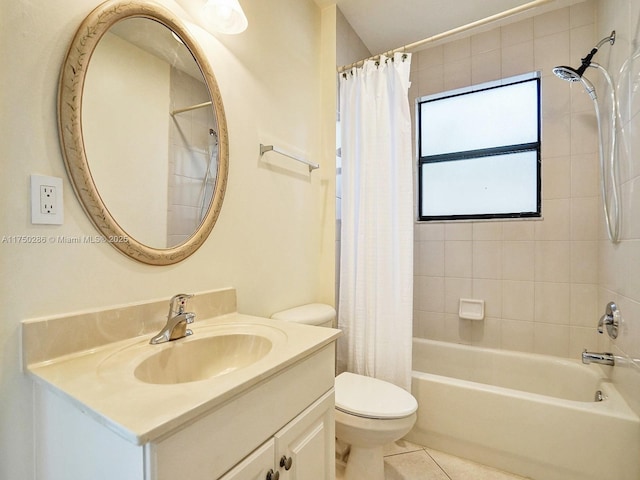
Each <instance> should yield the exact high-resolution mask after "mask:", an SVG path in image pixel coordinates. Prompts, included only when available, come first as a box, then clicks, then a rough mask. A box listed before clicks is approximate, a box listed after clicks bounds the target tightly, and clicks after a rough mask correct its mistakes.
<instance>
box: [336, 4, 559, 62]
mask: <svg viewBox="0 0 640 480" xmlns="http://www.w3.org/2000/svg"><path fill="white" fill-rule="evenodd" d="M555 1H556V0H534V1H532V2H529V3H525V4H524V5H520V6H519V7H514V8H511V9H509V10H505V11H504V12H500V13H496V14H495V15H491V16H489V17H485V18H482V19H480V20H476V21H475V22H471V23H467V24H466V25H462V26H460V27H456V28H452V29H451V30H447V31H446V32H443V33H438V34H437V35H433V36H431V37H428V38H425V39H423V40H419V41H417V42H414V43H409V44H407V45H404V46H402V47H398V48H394V49H393V50H389V51H387V52H383V53H379V54H378V55H372V56H371V57H367V58H365V59H363V60H359V61H357V62H354V63H350V64H349V65H343V66H341V67H338V73H342V72H345V71H347V70H349V69H351V68H353V67H358V66H362V65H364V62H366V61H367V60H378V59H380V57H381V56H382V55H385V56H387V57H390V56H392V55H393V54H395V53H401V52H402V53H404V52H406V51H407V50H414V49H416V48H418V47H422V46H424V45H427V44H429V43H433V42H435V41H438V40H442V39H443V38H447V37H451V36H453V35H455V34H457V33H463V32H466V31H467V30H471V29H473V28H476V27H481V26H483V25H487V24H489V23H491V22H495V21H498V20H502V19H503V18H507V17H510V16H512V15H516V14H518V13H522V12H526V11H527V10H531V9H532V8H536V7H539V6H541V5H544V4H546V3H551V2H555Z"/></svg>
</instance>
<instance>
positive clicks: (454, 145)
mask: <svg viewBox="0 0 640 480" xmlns="http://www.w3.org/2000/svg"><path fill="white" fill-rule="evenodd" d="M420 116H421V118H420V125H421V132H420V133H421V156H428V155H438V154H443V153H451V152H464V151H469V150H477V149H483V148H493V147H496V146H500V145H518V144H525V143H532V142H537V141H538V83H537V82H536V81H528V82H524V83H516V84H512V85H507V86H501V87H497V88H491V89H488V90H480V91H475V92H471V93H465V94H462V95H457V96H451V97H446V98H441V99H438V100H433V101H426V102H424V103H421V104H420Z"/></svg>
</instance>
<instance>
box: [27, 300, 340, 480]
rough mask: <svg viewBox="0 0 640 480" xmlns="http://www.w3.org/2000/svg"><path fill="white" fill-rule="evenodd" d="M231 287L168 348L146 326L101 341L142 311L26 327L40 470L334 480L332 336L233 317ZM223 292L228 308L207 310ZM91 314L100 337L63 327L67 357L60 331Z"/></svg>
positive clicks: (152, 478)
mask: <svg viewBox="0 0 640 480" xmlns="http://www.w3.org/2000/svg"><path fill="white" fill-rule="evenodd" d="M229 292H230V291H229V290H225V291H218V292H212V293H210V294H205V295H198V296H197V297H196V299H199V300H200V305H201V306H204V308H202V309H199V308H197V306H196V303H197V302H195V301H194V310H195V311H196V313H197V314H198V318H197V319H196V322H195V323H194V324H193V335H191V336H189V337H186V338H184V339H180V340H177V341H172V342H167V343H166V344H164V345H149V343H148V342H149V338H150V337H151V336H150V335H149V334H148V333H147V332H145V333H144V334H143V335H138V336H133V337H131V338H125V339H119V340H117V341H111V342H108V341H105V340H104V339H105V338H106V339H109V337H110V336H111V335H112V334H113V332H114V331H119V330H120V329H119V328H114V323H117V322H120V321H129V320H130V319H131V318H133V317H136V316H137V314H136V313H132V312H130V311H128V309H130V308H133V309H134V310H136V309H137V311H146V312H147V313H148V312H149V311H150V309H151V310H153V307H149V306H148V305H137V306H133V307H123V309H119V310H123V311H124V310H127V311H126V312H125V313H123V312H122V311H119V312H118V313H117V314H115V313H114V311H113V310H112V311H110V312H106V313H104V312H92V313H90V314H84V316H83V315H76V316H72V317H65V318H62V317H59V318H55V319H42V320H32V321H26V322H24V323H23V344H24V356H25V364H26V366H27V371H28V372H29V374H30V375H31V376H32V378H33V379H34V380H35V396H34V416H35V419H36V421H35V424H36V431H35V436H36V439H35V440H36V445H35V451H36V462H37V466H36V471H37V478H38V479H39V480H54V479H55V480H63V479H64V480H69V479H88V478H90V479H92V480H98V479H105V480H106V479H114V478H117V479H123V480H129V479H130V480H175V479H179V478H184V479H188V480H205V479H206V480H211V479H224V480H231V479H233V480H238V479H247V480H248V479H252V480H254V479H255V480H258V479H271V480H277V479H278V478H280V479H287V480H293V479H303V480H319V479H326V480H330V479H333V478H334V477H335V466H334V462H335V459H334V413H333V412H334V394H333V385H334V352H335V348H334V343H335V339H336V338H337V337H338V335H339V333H340V332H339V331H338V330H334V329H330V328H316V327H308V326H305V325H297V324H291V323H285V322H279V321H277V320H272V319H265V318H260V317H253V316H248V315H242V314H238V313H236V312H234V311H229V310H233V309H234V305H235V292H233V293H229ZM219 294H222V296H226V297H227V298H228V299H232V300H231V301H230V303H231V304H232V305H231V306H230V307H229V308H222V309H220V308H219V307H217V306H216V307H213V309H212V307H211V305H214V304H215V303H216V302H212V301H210V299H209V300H207V298H209V297H208V296H210V295H213V296H215V295H219ZM194 300H195V299H194ZM158 309H159V307H158ZM199 310H204V312H200V311H199ZM203 313H204V315H212V316H210V317H209V316H208V317H207V318H205V319H203V318H202V317H203V316H204V315H203ZM216 313H217V314H218V315H215V314H216ZM101 314H102V315H101ZM87 315H90V316H91V317H92V322H94V326H95V325H100V324H101V326H98V327H97V328H95V331H96V332H99V334H98V336H100V335H101V336H102V337H103V340H98V341H97V343H101V344H100V345H98V346H94V347H92V348H85V347H86V343H87V342H88V340H87V339H86V338H84V337H83V336H79V337H83V338H74V336H73V335H70V336H71V337H72V338H70V339H69V341H70V344H76V346H75V347H74V346H72V345H70V346H68V347H66V348H67V351H66V353H65V347H62V349H61V347H60V346H59V344H58V342H60V341H61V339H62V338H64V336H63V335H61V334H60V335H59V333H60V332H62V330H61V329H62V328H64V329H65V330H66V331H69V330H67V329H68V328H69V326H70V324H72V323H74V322H79V321H80V319H82V318H83V317H86V316H87ZM100 317H102V320H103V321H101V320H100ZM154 323H155V325H154V327H151V326H150V325H143V326H139V328H142V329H143V330H151V331H153V329H154V328H157V325H158V323H157V322H154ZM58 329H60V330H59V331H57V330H58ZM88 330H89V331H92V330H94V329H93V328H91V326H90V327H89V328H88ZM71 331H73V330H71ZM92 335H93V334H91V335H87V336H92ZM47 339H51V340H52V339H55V342H54V343H56V345H55V346H53V347H50V348H49V347H48V346H47V345H46V343H47ZM89 342H96V340H91V341H89ZM78 343H80V344H82V343H85V345H80V347H78V346H77V345H78ZM256 352H257V353H256ZM60 353H62V354H61V355H60ZM52 355H53V356H52ZM185 360H186V361H185Z"/></svg>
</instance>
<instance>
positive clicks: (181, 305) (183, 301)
mask: <svg viewBox="0 0 640 480" xmlns="http://www.w3.org/2000/svg"><path fill="white" fill-rule="evenodd" d="M191 297H193V295H191V294H188V293H179V294H177V295H174V296H173V297H171V301H170V302H169V316H171V314H172V313H176V314H178V315H180V314H181V313H184V310H185V308H186V307H187V300H189V299H190V298H191Z"/></svg>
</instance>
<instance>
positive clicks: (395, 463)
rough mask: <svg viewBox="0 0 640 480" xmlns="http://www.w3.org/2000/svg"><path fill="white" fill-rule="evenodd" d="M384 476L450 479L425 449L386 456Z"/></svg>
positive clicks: (403, 479)
mask: <svg viewBox="0 0 640 480" xmlns="http://www.w3.org/2000/svg"><path fill="white" fill-rule="evenodd" d="M384 476H385V480H449V477H447V475H446V474H445V473H444V472H443V471H442V470H441V469H440V467H438V464H437V463H436V462H434V461H433V458H431V457H430V456H429V454H427V452H425V451H424V450H418V451H415V452H409V453H403V454H400V455H391V456H388V457H385V459H384Z"/></svg>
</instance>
